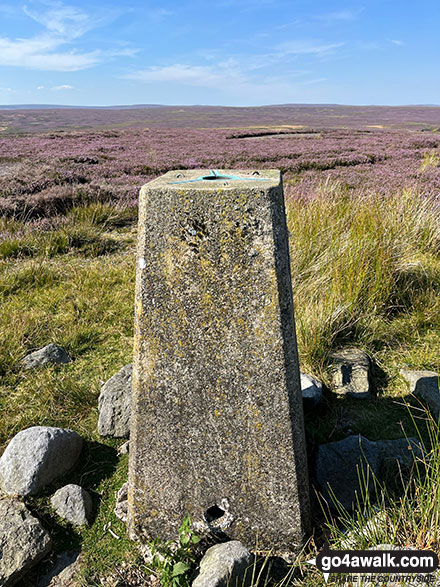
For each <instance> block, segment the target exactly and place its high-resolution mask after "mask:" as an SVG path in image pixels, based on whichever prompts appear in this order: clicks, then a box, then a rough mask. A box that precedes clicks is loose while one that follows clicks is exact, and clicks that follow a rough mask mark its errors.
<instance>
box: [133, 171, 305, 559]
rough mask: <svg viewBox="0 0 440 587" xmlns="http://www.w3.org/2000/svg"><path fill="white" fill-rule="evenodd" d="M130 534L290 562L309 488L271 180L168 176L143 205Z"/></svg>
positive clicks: (276, 180)
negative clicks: (217, 539)
mask: <svg viewBox="0 0 440 587" xmlns="http://www.w3.org/2000/svg"><path fill="white" fill-rule="evenodd" d="M139 214H140V216H139V240H138V253H137V282H136V324H135V357H134V369H133V414H132V425H131V441H130V471H129V529H130V532H131V534H132V536H137V537H139V538H141V539H142V538H144V539H151V538H154V537H160V538H162V539H170V538H175V537H176V532H177V528H178V527H179V526H180V524H181V522H182V520H183V518H184V516H185V514H186V513H188V514H189V515H190V517H191V520H192V522H193V523H194V524H195V526H196V528H200V527H201V526H205V527H210V528H211V529H212V530H213V531H216V530H217V531H218V530H222V531H223V532H224V533H225V534H227V535H228V536H229V537H231V538H235V539H239V540H242V541H243V542H244V543H245V544H246V545H247V546H248V547H250V548H252V547H255V546H256V545H258V547H259V548H260V549H268V550H272V552H273V553H278V554H285V553H294V552H296V551H298V549H299V548H300V546H301V545H302V543H303V538H304V534H305V532H306V531H307V529H308V526H309V486H308V477H307V459H306V450H305V440H304V425H303V409H302V400H301V390H300V380H299V368H298V357H297V348H296V338H295V325H294V318H293V304H292V291H291V276H290V264H289V250H288V233H287V228H286V219H285V211H284V200H283V189H282V183H281V178H280V172H279V171H276V170H264V171H261V172H255V171H254V172H252V171H237V170H229V171H228V170H222V171H211V172H209V171H206V170H189V171H188V170H185V171H172V172H169V173H166V174H165V175H164V176H162V177H160V178H159V179H156V180H154V181H152V182H150V183H149V184H147V185H145V186H144V187H143V188H142V190H141V197H140V204H139Z"/></svg>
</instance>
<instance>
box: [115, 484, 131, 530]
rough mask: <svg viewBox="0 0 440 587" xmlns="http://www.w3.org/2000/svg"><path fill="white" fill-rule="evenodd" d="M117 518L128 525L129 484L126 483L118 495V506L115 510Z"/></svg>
mask: <svg viewBox="0 0 440 587" xmlns="http://www.w3.org/2000/svg"><path fill="white" fill-rule="evenodd" d="M113 512H114V514H115V516H116V517H117V518H119V519H120V520H121V522H124V524H126V523H127V516H128V482H127V483H124V485H123V486H122V487H121V489H120V490H119V491H118V493H117V494H116V505H115V509H114V510H113Z"/></svg>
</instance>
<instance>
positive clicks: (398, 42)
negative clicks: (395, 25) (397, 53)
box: [391, 39, 405, 47]
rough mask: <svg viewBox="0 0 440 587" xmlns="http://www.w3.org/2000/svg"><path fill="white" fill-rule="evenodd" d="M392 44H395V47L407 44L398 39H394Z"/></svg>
mask: <svg viewBox="0 0 440 587" xmlns="http://www.w3.org/2000/svg"><path fill="white" fill-rule="evenodd" d="M391 42H392V43H394V45H398V46H399V47H400V46H401V45H404V44H405V43H404V42H403V41H399V40H398V39H392V40H391Z"/></svg>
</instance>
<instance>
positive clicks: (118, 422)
mask: <svg viewBox="0 0 440 587" xmlns="http://www.w3.org/2000/svg"><path fill="white" fill-rule="evenodd" d="M131 375H132V365H125V367H122V369H121V370H120V371H118V372H117V373H116V374H115V375H113V377H111V378H110V379H109V380H108V381H107V382H106V383H104V385H103V386H102V389H101V393H100V395H99V400H98V406H99V420H98V432H99V434H100V435H101V436H116V437H117V438H128V436H129V435H130V414H131Z"/></svg>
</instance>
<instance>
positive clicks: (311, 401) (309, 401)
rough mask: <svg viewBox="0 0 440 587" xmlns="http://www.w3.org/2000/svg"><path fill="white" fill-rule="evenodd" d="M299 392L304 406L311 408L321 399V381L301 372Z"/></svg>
mask: <svg viewBox="0 0 440 587" xmlns="http://www.w3.org/2000/svg"><path fill="white" fill-rule="evenodd" d="M301 393H302V399H303V406H304V408H305V409H306V410H311V409H312V408H314V407H315V406H316V405H318V404H319V402H320V401H321V398H322V383H321V382H320V381H318V379H315V378H314V377H312V376H311V375H307V374H306V373H301Z"/></svg>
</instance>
